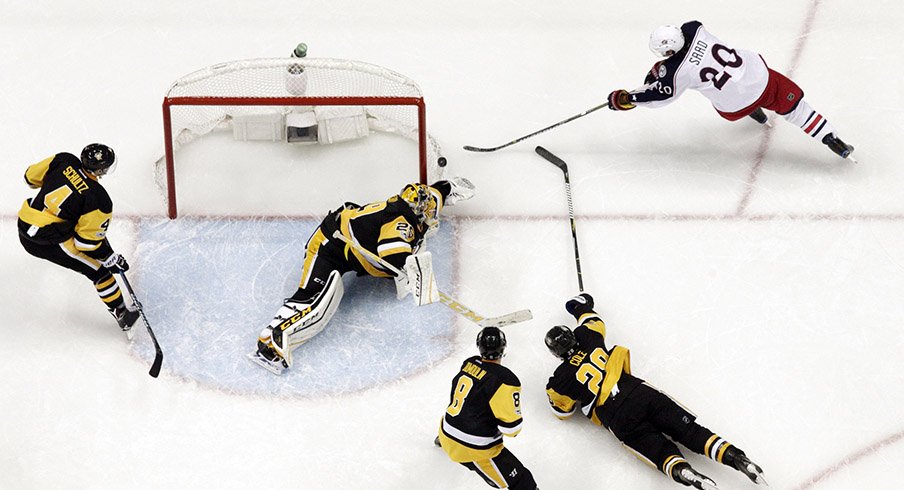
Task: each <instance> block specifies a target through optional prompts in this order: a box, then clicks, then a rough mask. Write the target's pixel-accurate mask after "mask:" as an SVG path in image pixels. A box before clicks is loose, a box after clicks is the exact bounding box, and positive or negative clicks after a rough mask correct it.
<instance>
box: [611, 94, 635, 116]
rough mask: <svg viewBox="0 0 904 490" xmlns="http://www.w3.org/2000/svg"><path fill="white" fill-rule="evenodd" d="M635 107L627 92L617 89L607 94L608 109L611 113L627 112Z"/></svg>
mask: <svg viewBox="0 0 904 490" xmlns="http://www.w3.org/2000/svg"><path fill="white" fill-rule="evenodd" d="M635 107H637V106H636V105H634V104H632V103H631V94H629V93H628V91H627V90H624V89H618V90H615V91H613V92H612V93H611V94H609V108H610V109H612V110H613V111H629V110H631V109H633V108H635Z"/></svg>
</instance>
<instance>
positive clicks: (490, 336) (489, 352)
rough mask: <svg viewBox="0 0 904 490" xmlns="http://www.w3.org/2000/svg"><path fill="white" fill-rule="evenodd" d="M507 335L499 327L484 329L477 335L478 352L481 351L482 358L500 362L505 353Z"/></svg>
mask: <svg viewBox="0 0 904 490" xmlns="http://www.w3.org/2000/svg"><path fill="white" fill-rule="evenodd" d="M505 344H506V342H505V334H504V333H502V330H499V328H497V327H484V329H483V330H481V331H480V333H478V334H477V350H478V351H480V357H482V358H484V359H487V360H490V361H498V360H499V359H502V355H503V354H504V353H505Z"/></svg>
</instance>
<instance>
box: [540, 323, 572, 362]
mask: <svg viewBox="0 0 904 490" xmlns="http://www.w3.org/2000/svg"><path fill="white" fill-rule="evenodd" d="M545 340H546V348H548V349H549V352H552V355H554V356H556V357H558V358H559V359H562V360H565V359H568V358H569V357H571V356H573V355H574V353H575V351H577V349H578V339H576V338H575V336H574V332H572V331H571V329H570V328H568V327H566V326H564V325H556V326H555V327H552V328H550V329H549V331H548V332H546V339H545Z"/></svg>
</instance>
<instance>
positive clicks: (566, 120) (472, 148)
mask: <svg viewBox="0 0 904 490" xmlns="http://www.w3.org/2000/svg"><path fill="white" fill-rule="evenodd" d="M603 107H609V103H608V102H606V103H605V104H602V105H598V106H596V107H591V108H590V109H587V110H586V111H584V112H582V113H580V114H575V115H573V116H571V117H569V118H568V119H565V120H564V121H559V122H557V123H555V124H553V125H552V126H548V127H545V128H543V129H541V130H539V131H535V132H533V133H531V134H528V135H525V136H522V137H520V138H517V139H513V140H512V141H509V142H508V143H506V144H504V145H499V146H494V147H492V148H479V147H477V146H468V145H465V146H464V149H465V150H467V151H478V152H488V151H496V150H501V149H503V148H505V147H507V146H512V145H514V144H515V143H520V142H522V141H524V140H526V139H528V138H530V137H533V136H536V135H538V134H540V133H545V132H546V131H549V130H550V129H553V128H557V127H559V126H561V125H563V124H565V123H569V122H571V121H574V120H575V119H578V118H581V117H584V116H586V115H587V114H590V113H591V112H594V111H598V110H600V109H602V108H603Z"/></svg>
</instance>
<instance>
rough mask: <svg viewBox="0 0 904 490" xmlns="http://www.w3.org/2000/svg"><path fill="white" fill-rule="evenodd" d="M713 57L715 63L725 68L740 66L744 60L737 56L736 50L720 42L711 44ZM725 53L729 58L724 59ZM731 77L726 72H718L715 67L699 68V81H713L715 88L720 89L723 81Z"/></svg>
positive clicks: (723, 84)
mask: <svg viewBox="0 0 904 490" xmlns="http://www.w3.org/2000/svg"><path fill="white" fill-rule="evenodd" d="M712 53H713V58H714V59H715V60H716V62H717V63H719V64H720V65H722V66H723V67H725V68H737V67H739V66H741V64H742V63H743V62H744V60H742V59H741V57H740V56H738V53H737V51H735V50H733V49H731V48H729V47H726V46H723V45H721V44H713V50H712ZM723 53H724V54H725V55H730V57H731V59H730V60H727V59H725V56H723ZM730 78H731V75H730V74H728V73H727V72H724V71H723V72H719V70H716V69H715V68H711V67H708V66H707V67H706V68H704V69H702V70H700V81H701V82H713V86H714V87H716V89H717V90H722V87H724V86H725V83H726V82H728V80H729V79H730Z"/></svg>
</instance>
